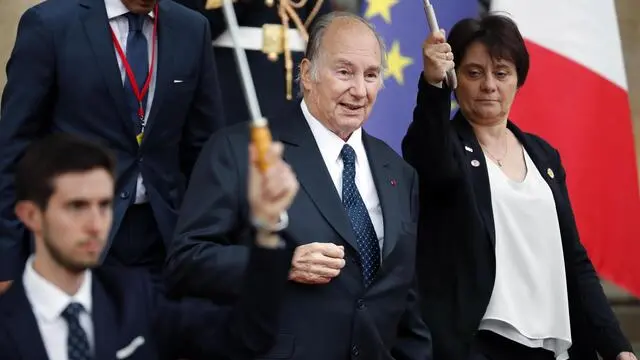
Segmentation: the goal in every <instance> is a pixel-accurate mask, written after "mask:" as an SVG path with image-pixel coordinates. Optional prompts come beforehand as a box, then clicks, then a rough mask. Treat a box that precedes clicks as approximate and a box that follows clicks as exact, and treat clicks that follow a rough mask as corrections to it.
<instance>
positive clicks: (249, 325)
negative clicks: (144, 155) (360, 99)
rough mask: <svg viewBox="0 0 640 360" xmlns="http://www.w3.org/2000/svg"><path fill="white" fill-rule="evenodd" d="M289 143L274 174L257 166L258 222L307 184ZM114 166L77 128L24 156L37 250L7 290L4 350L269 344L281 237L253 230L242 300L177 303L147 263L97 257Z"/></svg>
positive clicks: (218, 350)
mask: <svg viewBox="0 0 640 360" xmlns="http://www.w3.org/2000/svg"><path fill="white" fill-rule="evenodd" d="M280 152H281V147H279V148H278V147H277V146H274V148H272V152H271V154H270V155H271V160H272V168H271V172H267V173H266V175H264V176H263V175H261V173H259V172H258V171H256V170H255V169H254V167H253V165H251V166H250V173H251V175H250V176H249V179H248V183H249V186H248V188H249V194H250V196H249V202H250V204H251V205H250V208H251V213H252V216H253V217H254V218H255V219H258V220H256V221H255V223H256V224H265V226H269V225H270V224H272V222H271V221H272V220H271V219H274V218H275V219H277V218H278V215H279V214H281V213H282V212H283V211H286V209H287V208H288V206H289V204H290V203H291V200H292V199H293V197H294V195H295V193H296V191H297V186H298V185H297V182H296V180H295V177H294V175H293V173H292V172H291V170H290V169H289V168H288V166H286V164H284V163H283V161H282V160H281V158H280V157H279V156H280V154H279V153H280ZM114 171H115V166H114V162H113V159H112V157H111V155H110V154H109V153H108V152H107V151H106V150H105V149H103V148H101V147H99V146H97V145H95V144H92V143H88V142H85V141H83V140H78V139H76V138H72V137H69V136H68V135H52V136H50V137H48V138H46V139H44V140H42V141H41V142H39V143H37V144H34V145H33V147H32V148H30V149H29V150H28V151H27V153H26V155H25V156H24V158H23V159H22V160H21V162H20V163H19V165H18V167H17V171H16V173H17V175H16V187H17V194H18V202H17V205H16V207H15V211H16V213H17V215H18V217H19V218H20V220H21V221H22V222H23V223H24V224H25V225H26V227H27V228H28V229H29V230H31V231H32V232H33V235H34V237H35V245H36V246H35V247H36V250H35V254H34V255H32V256H31V257H30V258H29V259H28V261H27V263H26V266H25V270H24V272H23V274H22V276H21V277H19V278H17V279H16V280H15V281H14V282H13V284H12V285H11V287H10V288H9V289H8V291H7V292H6V293H5V294H3V295H2V296H0V354H1V355H0V357H1V358H2V359H7V360H15V359H21V360H46V359H49V360H62V359H68V360H82V359H94V360H101V359H104V360H113V359H130V360H152V359H167V360H175V359H177V358H183V357H186V358H189V359H190V360H197V359H206V360H211V359H233V360H239V359H245V358H251V357H252V356H255V355H256V354H258V353H260V352H261V351H263V350H265V349H268V348H269V346H270V344H271V343H272V340H273V339H274V337H275V334H274V332H275V327H276V322H277V318H278V316H277V314H278V313H279V309H280V303H281V301H282V297H283V291H284V286H285V283H286V280H287V271H288V265H289V262H290V260H291V253H290V252H289V251H287V250H286V249H285V247H284V246H283V244H281V243H280V241H281V240H280V238H279V236H278V235H277V234H275V233H273V232H269V231H265V230H264V229H263V228H260V227H257V228H256V227H253V228H252V229H250V231H251V233H252V234H253V239H254V241H253V245H252V249H251V255H250V258H251V259H250V261H249V262H248V264H247V269H246V276H245V277H243V279H239V281H240V282H241V283H242V285H241V286H242V288H243V290H242V295H241V301H240V303H238V304H237V306H236V307H235V308H233V309H230V308H224V307H219V306H214V304H213V303H212V302H210V301H205V300H202V299H200V300H195V299H193V300H183V301H181V302H169V301H167V300H166V299H165V298H163V296H162V295H161V294H159V293H158V292H156V291H154V287H153V286H152V284H151V283H150V282H149V281H148V280H147V277H148V273H147V272H145V271H141V270H136V269H125V268H122V267H119V266H116V267H109V266H102V267H96V266H97V265H98V262H99V258H100V253H101V252H102V249H103V247H104V245H105V242H106V238H107V234H108V232H109V228H110V227H111V220H112V210H113V209H112V206H113V195H114V194H113V190H114Z"/></svg>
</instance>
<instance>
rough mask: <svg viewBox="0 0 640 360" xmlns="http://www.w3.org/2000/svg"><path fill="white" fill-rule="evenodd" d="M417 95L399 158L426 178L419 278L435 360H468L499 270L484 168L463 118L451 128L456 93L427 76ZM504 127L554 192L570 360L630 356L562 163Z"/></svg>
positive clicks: (539, 143)
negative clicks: (583, 239) (581, 231)
mask: <svg viewBox="0 0 640 360" xmlns="http://www.w3.org/2000/svg"><path fill="white" fill-rule="evenodd" d="M418 88H419V89H418V97H417V105H416V107H415V109H414V113H413V122H412V123H411V126H410V127H409V129H408V131H407V134H406V136H405V138H404V140H403V142H402V151H403V156H404V158H405V160H407V161H408V162H409V163H410V164H411V165H413V166H414V167H415V168H416V170H417V171H418V174H419V176H420V223H419V234H418V235H419V239H418V249H417V273H418V282H419V286H420V290H421V296H422V310H423V314H424V318H425V321H426V322H427V325H428V326H429V328H430V330H431V332H432V335H433V341H434V358H435V360H468V358H469V348H470V344H471V342H472V341H473V338H474V334H475V333H476V331H477V329H478V326H479V324H480V320H481V319H482V317H483V315H484V313H485V310H486V308H487V306H488V304H489V299H490V297H491V292H492V289H493V285H494V278H495V268H496V263H495V262H496V260H495V252H494V245H495V229H494V222H493V213H492V208H491V191H490V189H489V177H488V174H487V164H486V162H485V158H484V156H483V153H482V149H481V147H480V145H479V143H478V141H477V139H476V137H475V135H474V133H473V130H472V128H471V125H469V123H468V122H467V120H466V119H465V118H464V116H463V115H462V114H461V112H458V114H457V115H456V116H455V117H454V119H453V120H449V119H450V106H451V101H450V96H451V90H450V89H448V88H447V87H446V86H445V87H443V88H438V87H435V86H432V85H429V84H428V83H426V81H424V79H423V77H422V76H420V81H419V86H418ZM508 127H509V129H510V130H511V131H512V132H513V134H515V136H516V137H517V138H518V140H519V141H520V143H521V144H522V145H523V146H524V148H525V149H526V150H527V152H528V153H529V156H530V157H531V159H532V160H533V162H534V163H535V165H536V167H537V169H538V171H539V172H540V174H542V176H543V177H544V179H545V180H546V182H547V184H548V185H549V188H550V189H551V191H552V192H553V197H554V200H555V204H556V211H557V214H558V220H559V223H560V232H561V236H562V248H563V252H564V261H565V270H566V278H567V287H568V294H569V313H570V317H571V333H572V334H571V335H572V343H573V346H572V347H571V349H570V357H571V359H572V360H596V359H597V356H596V352H597V353H599V354H600V355H601V356H602V357H603V358H604V359H605V360H615V358H616V356H617V355H618V354H619V353H620V352H622V351H631V346H630V344H629V342H628V341H627V339H626V338H625V337H624V335H623V334H622V331H621V330H620V327H619V324H618V322H617V320H616V318H615V316H614V314H613V312H612V311H611V308H610V306H609V304H608V302H607V299H606V297H605V295H604V292H603V290H602V287H601V285H600V282H599V279H598V277H597V275H596V273H595V271H594V268H593V265H592V264H591V261H590V260H589V258H588V257H587V253H586V251H585V249H584V247H583V246H582V244H581V243H580V240H579V237H578V231H577V229H576V224H575V219H574V216H573V211H572V209H571V204H570V202H569V195H568V193H567V187H566V182H565V177H566V175H565V171H564V169H563V167H562V164H561V162H560V155H559V154H558V151H557V150H555V149H554V148H553V147H551V146H550V145H549V144H548V143H547V142H546V141H544V140H542V139H541V138H539V137H538V136H535V135H532V134H528V133H524V132H522V131H521V130H520V129H518V127H517V126H515V125H514V124H513V123H512V122H509V123H508ZM472 161H473V163H474V164H476V165H477V166H473V165H472ZM478 163H479V165H478ZM594 176H597V174H594Z"/></svg>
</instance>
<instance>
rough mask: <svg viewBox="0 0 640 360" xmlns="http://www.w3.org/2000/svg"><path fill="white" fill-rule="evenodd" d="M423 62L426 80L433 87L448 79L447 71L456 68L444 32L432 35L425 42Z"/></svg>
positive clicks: (436, 32)
mask: <svg viewBox="0 0 640 360" xmlns="http://www.w3.org/2000/svg"><path fill="white" fill-rule="evenodd" d="M422 61H423V66H424V79H425V80H426V81H427V82H428V83H429V84H431V85H437V84H439V83H441V82H442V81H443V80H444V79H445V78H446V76H447V71H449V70H451V69H453V68H454V66H455V63H454V62H453V53H452V52H451V46H449V44H448V43H447V42H446V39H445V37H444V30H440V31H435V32H433V33H431V35H429V37H428V38H427V40H425V42H424V44H423V45H422Z"/></svg>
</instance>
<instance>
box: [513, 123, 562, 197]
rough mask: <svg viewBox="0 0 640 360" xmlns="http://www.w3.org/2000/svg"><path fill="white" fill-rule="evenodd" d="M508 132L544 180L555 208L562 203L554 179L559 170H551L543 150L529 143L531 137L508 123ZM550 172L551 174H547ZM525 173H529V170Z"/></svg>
mask: <svg viewBox="0 0 640 360" xmlns="http://www.w3.org/2000/svg"><path fill="white" fill-rule="evenodd" d="M508 127H509V130H511V132H512V133H513V134H514V135H515V137H516V138H517V139H518V141H519V142H520V143H521V144H522V146H524V148H525V150H526V151H527V153H528V154H529V157H530V158H531V161H533V163H534V164H535V166H536V169H538V172H539V173H540V175H541V176H542V178H543V179H544V180H545V182H546V183H547V185H549V188H550V189H551V192H552V193H553V198H554V200H555V203H556V206H557V204H562V203H564V201H563V200H560V198H561V194H560V187H559V186H558V181H557V179H556V178H555V172H559V171H560V169H552V167H551V166H550V164H549V158H548V157H547V156H545V154H544V151H543V149H542V148H541V147H540V146H539V145H538V144H536V143H535V141H530V139H531V137H530V136H527V135H526V134H525V133H523V132H522V130H520V129H519V128H518V127H517V126H516V125H515V124H513V123H511V122H509V124H508ZM549 170H551V172H549ZM527 171H530V170H529V169H528V170H527Z"/></svg>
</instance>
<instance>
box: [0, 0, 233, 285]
mask: <svg viewBox="0 0 640 360" xmlns="http://www.w3.org/2000/svg"><path fill="white" fill-rule="evenodd" d="M0 111H1V113H0V116H1V118H2V121H0V193H1V194H2V196H1V197H0V292H2V291H3V290H4V289H5V288H6V287H7V286H9V285H10V283H11V280H13V279H15V277H16V276H17V275H19V274H21V273H22V264H24V262H25V259H26V258H27V256H28V255H29V253H30V252H31V246H30V242H31V241H30V235H29V234H27V232H26V231H25V229H24V228H23V227H22V226H21V225H20V224H19V222H18V221H17V220H16V218H15V216H14V215H13V206H14V198H15V194H14V184H13V171H14V166H15V164H16V163H17V161H18V160H19V159H20V158H21V156H22V154H23V152H24V150H25V148H26V147H27V146H28V145H29V143H31V142H32V141H34V140H36V139H37V138H40V137H42V136H43V135H44V134H47V133H51V132H61V131H62V132H70V133H75V134H78V135H81V136H84V137H86V138H89V139H92V140H95V141H99V142H102V143H104V144H105V145H107V146H109V147H110V148H111V149H112V150H113V151H114V153H115V154H116V155H117V164H118V167H117V174H116V175H117V179H116V180H117V181H116V194H117V199H116V202H115V204H114V226H113V229H112V231H111V234H110V236H109V246H108V247H107V248H106V250H105V253H104V254H103V259H104V261H105V263H106V264H114V265H123V266H132V267H144V268H147V269H149V271H150V272H151V273H152V275H154V278H155V279H156V280H157V283H158V284H159V285H162V282H161V273H162V264H163V262H164V256H165V248H166V244H167V243H168V242H169V241H170V240H171V236H172V232H173V230H174V226H175V222H176V218H177V212H178V209H179V205H180V203H181V201H182V196H183V193H184V190H185V187H186V184H187V182H188V179H189V176H190V173H191V169H192V167H193V164H194V163H195V161H196V158H197V156H198V154H199V153H200V150H201V148H202V145H203V143H204V142H205V141H206V140H207V138H208V137H209V136H210V135H211V134H212V133H213V132H214V131H215V130H217V129H218V128H220V127H222V126H223V125H224V120H223V117H222V106H221V101H220V90H219V85H218V79H217V74H216V71H215V64H214V58H213V49H212V47H211V36H210V29H209V24H208V22H207V20H206V19H205V18H204V17H203V16H202V15H200V14H198V13H197V12H194V11H191V10H189V9H187V8H185V7H183V6H181V5H178V4H176V3H174V2H173V1H170V0H77V1H68V0H48V1H45V2H43V3H41V4H39V5H36V6H34V7H32V8H30V9H29V10H27V11H26V12H25V14H24V15H23V16H22V17H21V19H20V23H19V26H18V34H17V39H16V43H15V46H14V49H13V52H12V55H11V58H10V60H9V63H8V66H7V85H6V87H5V90H4V94H3V98H2V103H1V107H0ZM43 191H47V189H43Z"/></svg>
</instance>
